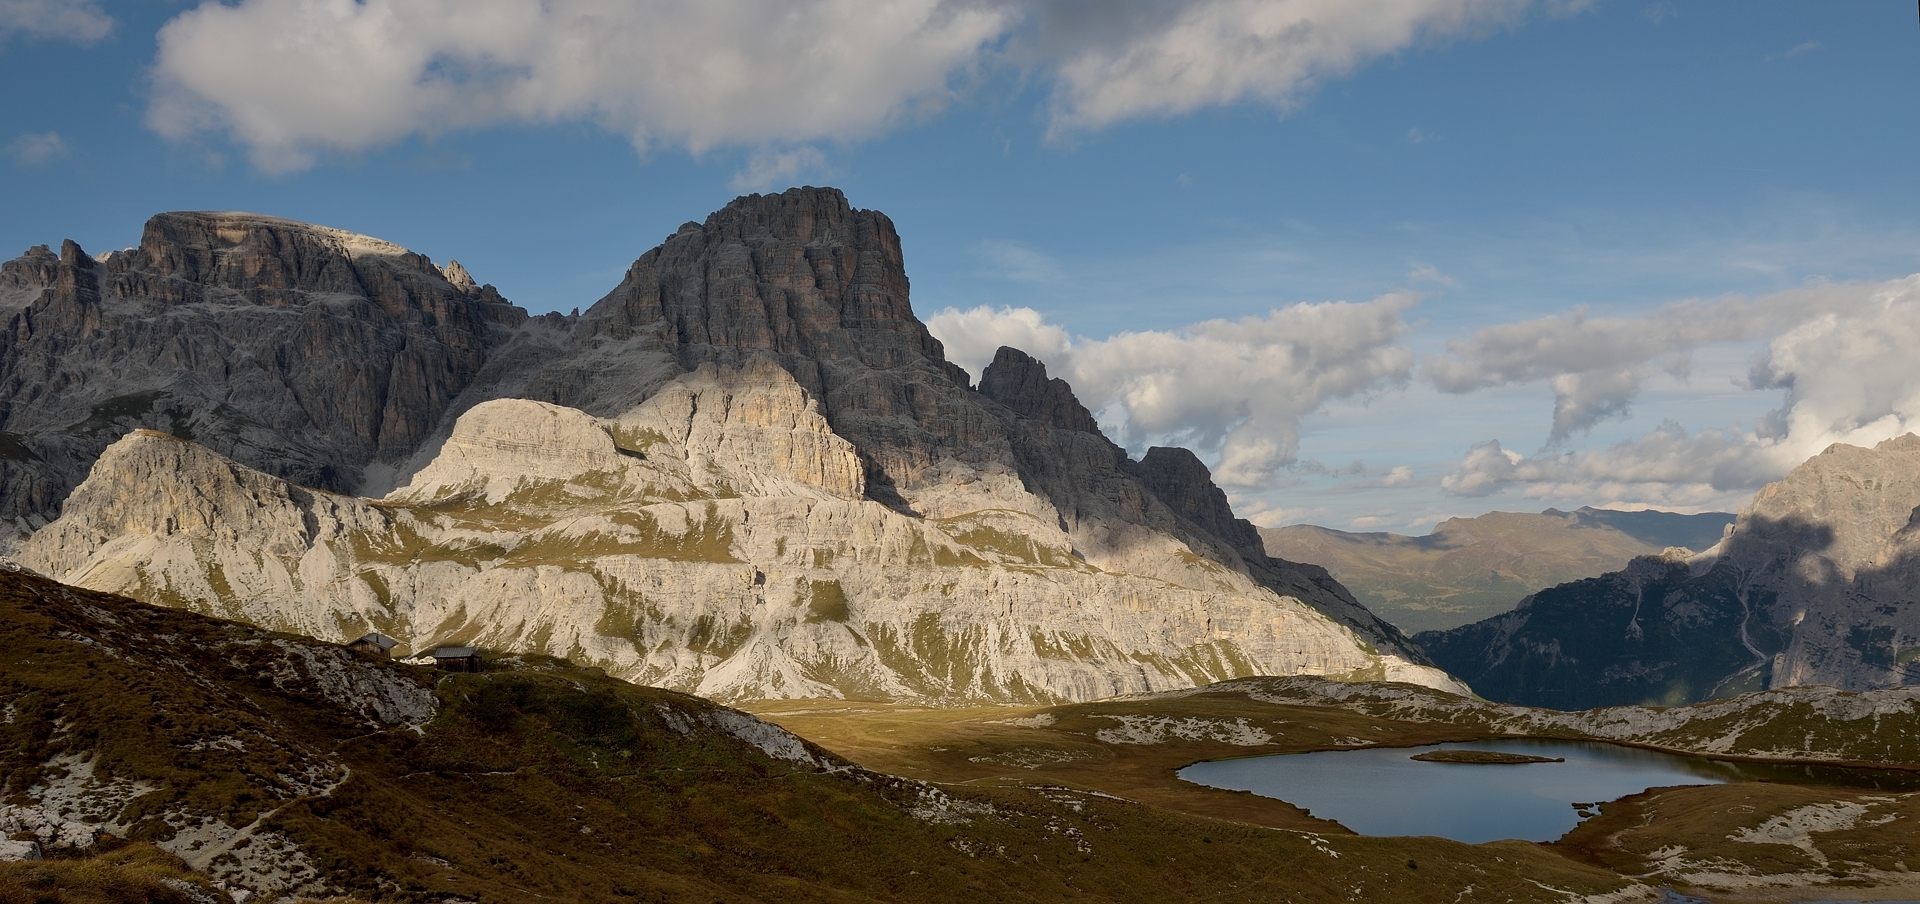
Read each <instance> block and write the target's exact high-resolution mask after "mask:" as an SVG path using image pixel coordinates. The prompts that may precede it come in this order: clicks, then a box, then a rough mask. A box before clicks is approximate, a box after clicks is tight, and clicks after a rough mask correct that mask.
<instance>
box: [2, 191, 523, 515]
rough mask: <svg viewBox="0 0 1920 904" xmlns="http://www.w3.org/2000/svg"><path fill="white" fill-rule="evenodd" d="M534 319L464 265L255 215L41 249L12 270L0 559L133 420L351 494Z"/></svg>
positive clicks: (407, 449) (192, 219)
mask: <svg viewBox="0 0 1920 904" xmlns="http://www.w3.org/2000/svg"><path fill="white" fill-rule="evenodd" d="M526 320H527V315H526V312H524V311H522V310H520V309H519V308H516V307H514V306H513V305H511V304H508V303H507V302H506V301H505V300H503V299H502V298H501V297H500V296H499V294H498V293H496V292H495V291H494V290H493V287H491V286H475V285H474V284H473V281H472V278H471V277H469V276H467V274H466V271H465V270H463V269H460V268H459V267H458V266H457V265H453V264H449V266H448V269H446V270H442V269H441V268H439V267H436V266H435V265H434V264H433V262H432V261H430V260H428V259H427V258H426V257H424V256H422V255H418V254H414V253H413V252H410V251H408V250H406V249H405V248H401V247H399V246H398V245H393V244H390V243H387V242H382V241H379V240H377V239H370V238H367V237H366V236H359V235H354V234H352V233H347V232H341V231H339V230H334V229H327V228H324V227H319V226H309V225H306V224H304V223H295V222H291V221H288V220H280V219H275V218H272V217H262V216H256V215H253V214H239V213H168V214H161V215H159V216H156V217H154V218H153V219H151V220H149V221H148V222H147V226H146V231H145V233H144V234H143V235H142V236H141V239H140V246H139V247H137V248H129V249H126V250H124V251H110V252H107V253H105V254H102V255H99V256H98V257H93V256H89V255H88V254H87V253H86V252H84V251H82V250H81V248H80V246H79V245H76V244H74V243H73V242H70V241H69V242H66V243H64V244H63V245H62V246H61V248H60V252H59V253H58V254H55V253H54V252H52V251H51V250H49V248H48V247H46V246H40V247H36V248H33V249H31V250H29V251H28V252H27V253H26V254H25V255H23V256H21V257H19V258H16V259H14V260H11V261H8V262H6V263H5V264H4V265H0V324H4V326H0V332H3V334H4V336H5V341H4V342H0V534H4V535H5V536H4V537H0V546H6V545H13V544H15V543H17V542H18V540H19V538H20V537H21V536H23V535H24V534H26V533H28V532H31V531H32V530H33V529H36V528H38V527H40V526H41V525H43V524H45V523H46V522H47V521H49V520H52V518H53V517H55V516H56V515H57V514H58V513H59V511H60V506H61V503H62V502H63V501H64V500H65V499H66V497H67V494H68V493H69V492H70V491H71V490H72V489H73V487H74V486H75V485H76V484H78V483H79V482H80V480H81V479H82V478H84V477H85V476H86V474H87V468H88V467H89V466H90V465H91V464H92V463H93V461H94V459H96V458H97V457H99V455H100V452H101V451H102V450H103V449H105V448H106V447H107V445H108V444H110V443H112V442H113V441H114V440H117V439H119V438H120V437H121V436H124V435H125V434H126V433H127V431H128V430H130V429H132V428H135V427H147V428H154V429H161V430H165V431H167V432H168V433H171V434H173V435H175V436H179V437H182V438H187V439H192V440H193V441H195V442H197V443H200V444H201V445H204V446H206V447H207V448H209V449H212V450H214V451H216V452H219V453H220V454H222V455H225V456H227V457H230V458H232V459H234V460H236V461H239V462H242V463H244V464H246V465H248V466H251V467H254V468H258V469H260V470H262V471H265V472H267V473H270V474H274V475H276V476H279V477H283V478H286V479H288V480H292V481H295V482H298V483H300V484H303V485H306V486H312V487H318V488H322V489H327V490H332V491H335V492H350V491H352V490H354V489H355V488H356V487H357V486H358V485H359V483H360V481H361V479H362V478H363V476H364V472H365V470H366V469H367V468H368V467H369V466H371V465H375V464H377V463H380V462H397V461H402V460H404V459H405V458H406V456H408V455H410V454H412V453H413V451H414V450H415V449H417V448H418V447H419V446H420V445H421V444H422V443H423V442H425V441H426V440H427V439H428V437H429V436H430V435H431V434H432V433H433V431H434V429H435V427H436V426H437V425H438V424H439V423H440V422H441V420H442V417H443V416H444V415H445V414H446V412H447V409H448V405H449V404H450V403H451V402H452V401H453V400H454V399H455V398H456V397H457V396H459V395H460V394H461V392H462V391H463V390H464V389H466V388H467V386H468V385H469V384H470V383H471V382H472V381H473V380H474V378H475V377H476V376H478V375H479V373H480V371H481V369H482V368H483V367H484V366H485V365H486V363H487V362H488V360H489V359H490V356H491V355H492V353H493V352H494V351H495V350H496V349H498V348H499V347H500V346H502V345H504V344H506V343H507V342H508V340H509V339H510V338H512V337H513V336H514V335H515V331H516V330H518V329H521V328H522V327H524V325H525V322H526ZM0 552H4V549H3V548H0Z"/></svg>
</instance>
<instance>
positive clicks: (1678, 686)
mask: <svg viewBox="0 0 1920 904" xmlns="http://www.w3.org/2000/svg"><path fill="white" fill-rule="evenodd" d="M1916 513H1920V437H1915V436H1913V435H1911V434H1909V435H1906V436H1902V437H1898V438H1895V439H1890V440H1887V441H1886V442H1883V443H1881V444H1880V445H1878V446H1876V447H1875V448H1873V449H1863V448H1860V447H1857V446H1848V445H1844V444H1836V445H1834V446H1832V447H1830V448H1828V449H1827V450H1826V451H1825V452H1822V453H1821V454H1819V455H1817V456H1814V457H1813V458H1811V459H1808V460H1807V461H1806V462H1805V463H1804V464H1802V465H1801V466H1800V467H1798V468H1795V469H1794V470H1793V472H1792V473H1790V474H1788V475H1787V476H1786V477H1785V478H1783V479H1781V480H1780V481H1778V482H1776V483H1773V484H1770V485H1768V486H1767V487H1765V488H1763V489H1762V490H1761V491H1760V493H1759V494H1758V495H1757V496H1756V497H1755V498H1754V501H1753V503H1752V504H1751V505H1750V506H1748V508H1747V509H1746V510H1745V511H1743V512H1741V514H1740V517H1739V519H1738V520H1737V521H1736V522H1735V524H1734V527H1733V529H1732V530H1731V532H1729V533H1728V535H1727V537H1726V539H1725V540H1723V541H1722V542H1721V543H1720V544H1719V545H1717V546H1716V547H1714V548H1713V549H1712V550H1709V551H1707V552H1705V553H1702V554H1700V555H1697V556H1693V557H1690V558H1689V557H1681V556H1675V557H1671V558H1660V557H1648V558H1642V559H1637V560H1635V561H1634V562H1633V563H1632V564H1630V565H1629V566H1628V567H1627V568H1625V569H1623V570H1621V571H1618V572H1615V573H1612V574H1608V575H1604V576H1601V577H1598V578H1592V579H1589V580H1583V581H1577V582H1573V583H1570V584H1565V585H1561V586H1558V587H1553V588H1550V589H1548V590H1543V591H1541V592H1539V593H1537V594H1534V595H1533V596H1531V597H1529V598H1527V599H1526V600H1525V601H1524V602H1522V603H1521V604H1520V606H1519V607H1518V608H1516V609H1514V610H1513V611H1512V612H1509V613H1507V614H1505V615H1500V616H1496V617H1494V618H1492V619H1488V620H1486V621H1482V622H1478V623H1476V624H1472V625H1467V626H1464V627H1461V628H1456V629H1453V630H1451V631H1446V632H1428V633H1424V634H1421V635H1419V638H1418V639H1419V642H1420V643H1421V644H1422V645H1423V646H1424V647H1425V648H1426V649H1427V650H1428V651H1429V652H1430V653H1431V654H1432V655H1433V656H1434V658H1435V659H1436V660H1437V661H1438V662H1440V663H1441V664H1442V665H1443V667H1446V668H1448V669H1449V670H1450V671H1453V672H1454V673H1455V674H1458V675H1460V676H1462V677H1463V678H1464V679H1466V680H1467V681H1469V682H1470V683H1472V684H1473V686H1474V689H1475V690H1476V691H1478V692H1479V693H1481V694H1482V695H1485V696H1486V697H1488V698H1490V699H1495V700H1503V701H1508V702H1514V703H1522V704H1527V705H1536V706H1552V707H1556V708H1561V709H1584V708H1588V707H1593V706H1601V705H1612V704H1623V703H1642V702H1646V703H1659V704H1674V703H1685V702H1690V701H1695V700H1703V699H1710V698H1717V697H1725V696H1731V695H1733V694H1736V693H1740V692H1742V691H1747V690H1754V689H1759V688H1768V687H1773V688H1779V687H1790V686H1795V685H1805V684H1828V685H1833V686H1836V687H1841V688H1846V689H1849V690H1864V689H1868V688H1879V687H1890V686H1894V685H1899V684H1905V683H1909V682H1913V681H1915V680H1916V679H1920V668H1916V667H1914V665H1913V663H1915V662H1916V661H1917V660H1920V606H1916V605H1915V604H1916V603H1920V595H1916V593H1915V591H1914V589H1913V588H1914V586H1915V583H1914V581H1915V578H1916V577H1920V546H1917V545H1916V544H1920V535H1917V534H1920V530H1917V529H1916V527H1915V526H1914V525H1915V518H1916Z"/></svg>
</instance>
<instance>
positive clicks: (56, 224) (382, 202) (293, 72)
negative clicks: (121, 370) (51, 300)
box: [0, 0, 1920, 532]
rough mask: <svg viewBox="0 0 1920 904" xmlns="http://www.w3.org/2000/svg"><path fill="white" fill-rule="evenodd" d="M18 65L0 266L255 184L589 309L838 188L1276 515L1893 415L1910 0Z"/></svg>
mask: <svg viewBox="0 0 1920 904" xmlns="http://www.w3.org/2000/svg"><path fill="white" fill-rule="evenodd" d="M454 9H460V10H463V11H464V12H463V14H462V15H461V16H459V17H454V16H452V15H451V13H450V12H449V11H450V10H454ZM564 15H573V16H575V17H576V18H577V17H579V16H587V15H591V16H597V17H599V18H597V19H595V20H594V21H595V22H597V23H598V24H596V25H594V26H593V27H592V28H590V29H585V30H583V29H581V28H579V27H578V25H577V22H576V23H574V24H571V25H570V24H569V23H568V22H566V21H559V20H558V19H557V18H556V17H561V16H564ZM1302 34H1306V35H1310V36H1312V39H1311V40H1294V39H1293V38H1290V37H1288V36H1289V35H1292V36H1296V37H1297V36H1299V35H1302ZM290 36H291V37H290ZM583 41H584V42H585V43H584V44H583V43H582V42H583ZM289 42H291V43H289ZM569 42H571V43H569ZM583 47H584V48H585V49H582V48H583ZM556 48H558V49H556ZM1249 48H1251V49H1249ZM823 60H824V61H825V62H822V61H823ZM343 61H344V62H343ZM1196 61H1197V62H1196ZM329 67H332V68H329ZM0 70H3V71H4V78H0V85H4V86H5V90H4V93H3V94H0V104H4V106H3V107H0V149H3V150H4V154H3V155H0V188H4V191H5V197H6V198H7V202H8V203H7V205H6V208H5V210H6V212H5V214H4V215H0V251H4V252H7V253H9V254H12V253H18V252H19V251H21V250H24V249H25V248H27V247H28V246H29V245H34V244H41V243H55V244H57V243H58V242H59V241H60V240H61V239H62V238H72V239H75V240H76V241H79V242H80V243H81V244H82V245H83V246H84V247H86V248H87V249H88V250H89V251H93V252H96V253H97V252H101V251H105V250H109V249H112V248H118V247H124V246H128V245H131V244H134V243H135V242H136V241H137V240H138V237H139V231H140V227H141V224H142V223H143V222H144V220H145V219H146V217H147V216H149V215H151V214H153V213H155V212H158V211H162V210H173V209H240V210H251V211H256V212H261V213H269V214H274V215H278V216H284V217H291V218H295V219H301V220H308V221H312V222H319V223H324V224H327V225H331V226H336V227H340V228H345V229H351V230H354V231H357V232H364V233H368V234H372V235H376V236H379V237H381V238H385V239H389V240H391V241H395V242H399V243H400V244H403V245H406V246H408V247H411V248H413V249H415V250H417V251H421V252H423V253H426V254H428V255H430V256H431V257H433V258H434V259H435V260H436V261H445V260H447V259H449V258H458V259H459V260H460V261H461V262H462V263H463V264H464V265H466V266H467V267H468V269H469V270H471V271H472V272H473V274H474V275H475V277H476V278H477V279H479V280H481V281H484V282H491V283H493V284H495V285H496V286H498V287H499V288H500V290H501V291H502V292H503V294H505V295H506V296H507V297H509V298H511V299H513V300H514V301H516V302H518V303H520V304H522V305H524V306H526V307H528V308H530V309H532V310H534V311H544V310H556V309H557V310H567V309H570V308H573V307H576V306H577V307H585V306H587V305H589V304H591V303H592V302H593V301H595V300H597V299H598V298H599V297H600V296H601V295H602V294H604V293H605V292H606V291H607V290H609V289H610V288H612V286H613V285H614V284H615V283H616V282H617V281H618V280H619V278H620V274H621V273H622V272H623V271H624V270H625V268H626V267H627V265H628V264H629V263H630V262H631V261H632V260H633V259H634V258H635V257H637V256H638V255H639V254H641V253H642V252H644V251H645V250H646V249H647V248H649V247H651V246H652V245H654V244H656V243H657V242H658V241H659V240H660V239H661V238H662V237H664V236H666V235H667V234H669V233H670V232H672V231H673V229H674V228H675V227H677V226H678V225H679V224H680V223H682V222H684V221H686V220H690V219H691V220H697V219H701V218H703V217H704V216H705V215H706V214H707V213H708V212H709V211H711V210H713V209H715V208H717V207H719V206H721V205H723V204H724V203H726V201H727V200H729V199H730V198H732V197H733V196H735V195H736V194H739V193H741V192H742V191H745V190H778V189H780V188H785V187H786V186H788V185H791V184H816V185H818V184H829V185H835V186H838V187H840V188H843V189H845V190H846V192H847V194H848V196H849V198H850V199H851V200H852V201H853V203H854V204H855V205H857V206H861V207H869V208H875V209H879V210H883V211H885V212H887V213H888V215H889V216H891V217H892V218H893V220H894V222H895V224H896V225H897V226H898V227H899V230H900V232H901V235H902V237H903V240H904V241H905V247H906V254H907V265H908V272H909V274H910V276H911V278H912V280H913V286H914V304H915V308H916V309H917V310H918V311H919V312H920V313H921V316H922V317H923V318H928V319H929V320H930V321H931V322H932V323H933V324H934V326H935V329H936V332H937V333H939V334H940V335H942V337H943V338H945V339H947V340H949V344H950V345H951V346H952V347H953V349H954V352H955V357H956V359H959V360H962V362H963V363H973V362H977V360H978V359H979V357H980V356H981V355H983V354H988V353H990V351H991V348H992V347H993V345H994V344H996V343H997V342H1000V341H1012V342H1014V344H1020V345H1023V346H1025V347H1027V348H1028V350H1029V351H1032V352H1034V353H1036V354H1038V355H1040V356H1041V357H1042V358H1043V359H1045V360H1047V361H1048V362H1049V364H1050V366H1051V367H1052V368H1053V369H1054V371H1055V372H1056V373H1057V374H1059V375H1062V376H1066V377H1067V378H1068V379H1070V380H1071V381H1073V382H1074V384H1075V386H1076V388H1077V389H1079V390H1080V391H1081V393H1082V395H1083V397H1085V398H1087V399H1088V400H1089V402H1090V404H1091V405H1092V406H1093V407H1095V408H1097V409H1098V410H1099V411H1100V413H1101V416H1102V422H1103V424H1105V425H1107V426H1108V429H1109V433H1110V434H1111V435H1113V436H1114V437H1115V438H1116V439H1117V440H1120V441H1122V442H1124V443H1125V444H1127V445H1129V446H1130V447H1132V448H1134V449H1135V450H1136V451H1139V450H1142V449H1144V447H1145V446H1146V445H1148V444H1152V443H1165V442H1177V443H1182V444H1187V445H1191V446H1193V447H1194V448H1196V449H1197V450H1198V451H1200V452H1201V453H1202V455H1203V457H1205V458H1207V460H1208V461H1209V462H1211V463H1213V464H1215V466H1216V471H1217V472H1219V474H1220V475H1221V477H1222V482H1223V483H1225V484H1227V485H1228V489H1229V491H1230V493H1231V494H1232V496H1233V498H1234V500H1235V504H1236V506H1237V508H1238V509H1239V510H1240V511H1241V512H1242V513H1243V514H1246V515H1249V516H1252V517H1254V518H1255V519H1256V520H1257V521H1260V522H1262V523H1270V524H1278V523H1288V522H1292V521H1300V520H1305V521H1312V522H1315V523H1322V524H1327V525H1329V526H1334V527H1341V528H1363V529H1378V530H1398V531H1413V532H1422V531H1424V530H1426V529H1427V528H1429V527H1431V525H1432V523H1433V522H1434V521H1435V520H1437V519H1438V518H1441V517H1445V516H1449V515H1471V514H1477V513H1479V512H1483V511H1488V510H1493V509H1503V510H1539V509H1541V508H1544V507H1546V506H1548V505H1555V506H1559V507H1562V508H1567V507H1572V506H1578V505H1582V504H1595V505H1612V506H1620V507H1642V506H1654V507H1663V508H1672V509H1679V510H1699V509H1703V508H1733V507H1738V506H1739V505H1741V504H1744V502H1745V500H1746V499H1747V498H1749V497H1750V496H1751V494H1752V492H1753V491H1754V489H1756V488H1757V487H1758V486H1759V485H1760V484H1762V483H1764V482H1765V481H1766V480H1769V479H1773V478H1775V477H1777V476H1779V474H1781V473H1783V472H1784V470H1785V469H1786V468H1789V467H1791V466H1792V464H1793V463H1795V462H1797V461H1799V460H1801V459H1803V458H1804V457H1806V456H1807V455H1809V454H1812V453H1813V452H1817V451H1818V450H1819V449H1820V448H1822V447H1824V445H1826V444H1827V443H1829V442H1833V441H1850V442H1873V441H1877V440H1878V439H1884V438H1886V437H1887V436H1891V435H1895V434H1896V433H1898V432H1904V431H1905V430H1907V429H1910V428H1911V427H1912V426H1913V425H1912V423H1911V422H1913V421H1920V364H1915V363H1913V362H1909V361H1907V360H1906V359H1907V358H1908V357H1909V356H1908V355H1907V354H1906V349H1908V348H1911V347H1913V346H1910V345H1907V344H1905V342H1904V340H1905V338H1907V335H1908V333H1909V332H1910V331H1912V330H1914V329H1915V328H1916V327H1914V326H1909V325H1908V324H1909V323H1914V322H1920V317H1916V316H1914V315H1915V314H1916V313H1920V287H1916V286H1915V285H1914V284H1913V283H1912V281H1910V280H1907V279H1906V277H1908V276H1909V275H1910V274H1914V273H1916V272H1920V216H1917V215H1916V213H1915V209H1916V205H1915V201H1916V200H1917V199H1920V192H1917V191H1916V189H1917V188H1920V185H1917V184H1916V175H1915V167H1914V166H1913V165H1912V160H1913V155H1914V148H1916V147H1920V103H1917V102H1916V98H1917V97H1920V20H1916V14H1915V9H1914V8H1913V6H1912V5H1911V4H1907V3H1904V2H1892V0H1884V2H1881V0H1873V2H1869V0H1842V2H1831V3H1818V4H1809V3H1805V2H1758V0H1744V2H1711V0H1701V2H1679V0H1665V2H1646V0H1592V2H1585V3H1582V2H1569V0H1533V2H1529V0H1369V2H1359V0H1351V2H1334V0H1188V2H1185V3H1155V2H1146V0H1140V2H1132V0H1111V2H1107V3H1091V2H1087V0H964V2H962V0H947V2H941V0H886V2H880V0H875V2H874V3H871V4H849V3H847V2H842V0H712V2H709V3H705V4H687V3H678V2H668V0H660V2H654V3H618V2H602V0H555V2H553V3H550V4H548V5H547V6H546V7H544V8H543V7H541V6H540V5H539V4H527V3H520V2H516V0H471V2H469V3H466V4H464V5H461V4H454V3H452V0H366V2H363V3H360V4H355V3H352V2H349V0H243V2H238V3H229V4H227V5H226V6H224V7H221V6H218V5H216V4H207V5H205V6H202V5H199V4H191V3H183V2H171V0H122V2H115V3H105V2H85V0H0ZM1196 72H1198V73H1199V75H1195V73H1196ZM1329 302H1344V303H1345V304H1331V305H1330V304H1327V303H1329ZM1302 306H1303V307H1302ZM943 312H944V313H943ZM1209 321H1224V322H1223V323H1214V324H1212V325H1209V324H1208V322H1209ZM1915 338H1916V341H1920V337H1915ZM1915 357H1920V356H1915ZM974 366H976V367H977V364H974ZM1495 443H1497V445H1494V444H1495Z"/></svg>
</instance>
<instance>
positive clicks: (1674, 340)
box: [1423, 286, 1866, 445]
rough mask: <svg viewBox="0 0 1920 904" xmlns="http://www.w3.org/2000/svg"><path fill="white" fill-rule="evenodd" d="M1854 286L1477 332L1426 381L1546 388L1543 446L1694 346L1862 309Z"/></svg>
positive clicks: (1590, 422) (1684, 364) (1470, 387)
mask: <svg viewBox="0 0 1920 904" xmlns="http://www.w3.org/2000/svg"><path fill="white" fill-rule="evenodd" d="M1865 300H1866V294H1865V293H1864V292H1863V290H1862V289H1861V288H1860V287H1858V286H1820V287H1815V288H1810V289H1800V290H1794V291H1790V292H1781V293H1776V294H1773V295H1769V296H1766V297H1764V298H1760V299H1756V300H1748V299H1744V298H1738V297H1729V298H1721V299H1689V300H1686V301H1680V302H1675V303H1673V304H1669V305H1666V306H1664V307H1661V308H1659V309H1657V310H1655V311H1653V312H1652V313H1650V314H1647V315H1645V316H1640V317H1589V316H1588V314H1587V312H1586V310H1585V309H1578V308H1577V309H1575V310H1573V311H1572V312H1569V313H1566V314H1556V315H1553V316H1550V317H1541V318H1537V319H1534V320H1528V321H1523V322H1521V323H1509V324H1499V325H1496V326H1490V327H1485V328H1482V329H1480V330H1478V331H1476V332H1475V333H1474V334H1473V336H1472V337H1471V338H1469V339H1466V340H1456V341H1453V342H1449V343H1448V344H1447V354H1446V355H1445V356H1444V357H1438V358H1432V359H1429V360H1428V361H1426V362H1425V364H1424V368H1423V374H1424V375H1425V376H1426V378H1427V379H1428V380H1430V381H1432V382H1433V384H1434V386H1436V387H1438V388H1439V389H1441V390H1442V391H1444V392H1453V393H1464V392H1474V391H1476V390H1480V389H1485V388H1488V387H1492V386H1504V385H1508V384H1513V383H1530V382H1535V381H1545V382H1547V383H1548V384H1549V385H1550V386H1551V387H1552V389H1553V395H1554V406H1553V422H1552V428H1551V430H1550V431H1549V433H1548V444H1549V445H1557V444H1560V443H1563V442H1564V441H1566V440H1567V439H1568V438H1569V437H1571V436H1572V435H1573V434H1574V433H1577V432H1581V431H1585V430H1589V429H1591V428H1592V427H1593V426H1594V425H1596V424H1598V423H1600V422H1602V421H1606V420H1609V419H1613V418H1619V417H1622V416H1624V415H1626V414H1627V412H1628V411H1629V410H1630V408H1631V406H1632V403H1633V400H1634V399H1635V397H1636V396H1637V395H1638V394H1639V392H1640V389H1641V387H1642V386H1643V385H1645V383H1646V382H1647V380H1649V379H1651V378H1652V377H1654V376H1656V375H1658V374H1661V373H1665V374H1669V375H1672V376H1676V377H1683V376H1685V375H1686V374H1687V372H1688V370H1689V369H1690V367H1691V365H1692V354H1693V352H1694V350H1695V349H1698V348H1700V347H1702V346H1706V345H1712V344H1716V343H1725V342H1738V341H1743V340H1751V339H1757V338H1762V337H1765V336H1768V335H1772V334H1775V333H1777V332H1779V331H1780V330H1783V329H1786V328H1789V327H1791V326H1792V325H1794V324H1797V323H1800V322H1802V321H1804V320H1805V319H1806V318H1808V317H1809V316H1812V315H1813V314H1815V313H1819V312H1825V311H1844V310H1850V309H1852V308H1855V307H1858V306H1859V305H1861V304H1863V303H1865Z"/></svg>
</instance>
